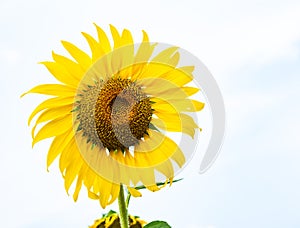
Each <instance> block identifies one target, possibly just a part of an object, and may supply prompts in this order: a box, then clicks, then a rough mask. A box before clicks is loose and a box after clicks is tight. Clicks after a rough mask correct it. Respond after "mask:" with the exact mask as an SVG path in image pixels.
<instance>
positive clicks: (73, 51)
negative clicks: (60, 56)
mask: <svg viewBox="0 0 300 228" xmlns="http://www.w3.org/2000/svg"><path fill="white" fill-rule="evenodd" d="M61 43H62V45H63V46H64V48H65V49H66V50H67V51H68V52H69V53H70V55H71V56H72V57H73V58H74V59H75V60H76V61H77V63H79V64H80V66H81V67H82V69H83V70H84V71H86V70H87V69H88V68H89V67H90V66H91V63H92V60H91V58H90V57H89V56H88V54H86V53H85V52H84V51H82V50H80V49H79V48H78V47H76V46H75V45H74V44H72V43H70V42H68V41H61Z"/></svg>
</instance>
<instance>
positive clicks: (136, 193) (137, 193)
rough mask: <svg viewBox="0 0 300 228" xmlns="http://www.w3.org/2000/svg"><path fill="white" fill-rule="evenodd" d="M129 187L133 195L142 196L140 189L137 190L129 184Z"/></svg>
mask: <svg viewBox="0 0 300 228" xmlns="http://www.w3.org/2000/svg"><path fill="white" fill-rule="evenodd" d="M127 189H128V191H129V192H130V194H131V195H132V196H133V197H141V196H142V193H141V192H140V191H138V190H136V189H135V188H131V187H129V186H127Z"/></svg>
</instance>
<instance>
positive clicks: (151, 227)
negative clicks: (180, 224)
mask: <svg viewBox="0 0 300 228" xmlns="http://www.w3.org/2000/svg"><path fill="white" fill-rule="evenodd" d="M144 228H171V226H170V225H169V224H168V223H166V222H164V221H153V222H150V223H148V224H147V225H146V226H144Z"/></svg>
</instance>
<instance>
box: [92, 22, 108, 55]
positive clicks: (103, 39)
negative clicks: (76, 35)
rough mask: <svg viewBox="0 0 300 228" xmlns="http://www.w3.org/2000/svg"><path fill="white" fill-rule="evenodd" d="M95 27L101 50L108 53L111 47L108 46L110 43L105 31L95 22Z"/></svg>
mask: <svg viewBox="0 0 300 228" xmlns="http://www.w3.org/2000/svg"><path fill="white" fill-rule="evenodd" d="M94 25H95V27H96V29H97V33H98V39H99V43H100V45H101V47H102V50H103V51H104V52H105V53H109V52H110V51H111V47H110V43H109V40H108V38H107V36H106V34H105V32H104V31H103V30H102V29H101V28H100V27H99V26H98V25H96V24H94Z"/></svg>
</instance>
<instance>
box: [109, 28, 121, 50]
mask: <svg viewBox="0 0 300 228" xmlns="http://www.w3.org/2000/svg"><path fill="white" fill-rule="evenodd" d="M109 27H110V32H111V35H112V37H113V40H114V49H117V48H119V47H120V46H121V44H122V43H121V36H120V34H119V32H118V30H117V29H116V28H115V27H114V26H113V25H109Z"/></svg>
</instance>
